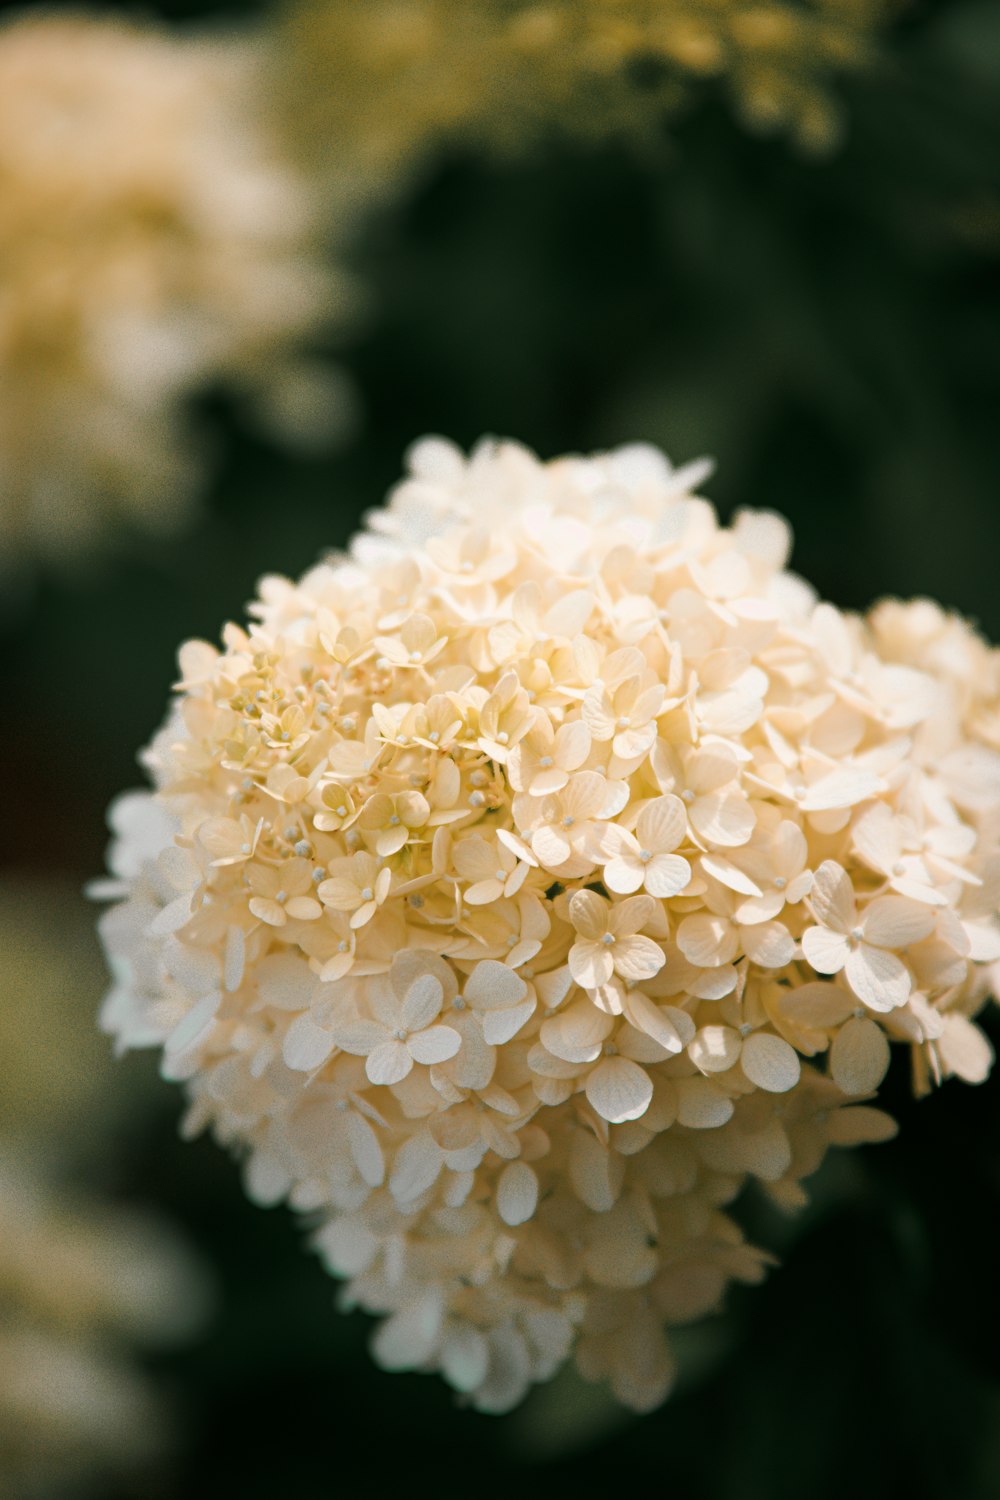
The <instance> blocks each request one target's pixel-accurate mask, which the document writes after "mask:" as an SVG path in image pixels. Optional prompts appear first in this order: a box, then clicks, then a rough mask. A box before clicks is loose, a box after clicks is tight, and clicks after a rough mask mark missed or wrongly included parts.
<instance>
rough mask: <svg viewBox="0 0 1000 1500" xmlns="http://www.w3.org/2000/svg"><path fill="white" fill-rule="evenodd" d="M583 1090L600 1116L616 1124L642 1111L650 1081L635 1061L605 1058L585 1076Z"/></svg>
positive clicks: (646, 1104)
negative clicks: (585, 1080)
mask: <svg viewBox="0 0 1000 1500" xmlns="http://www.w3.org/2000/svg"><path fill="white" fill-rule="evenodd" d="M585 1092H586V1095H587V1098H588V1099H589V1100H590V1103H591V1104H592V1105H593V1106H594V1108H595V1109H596V1111H597V1113H598V1114H599V1115H600V1116H601V1118H602V1119H604V1120H608V1121H610V1123H611V1124H612V1125H620V1124H621V1123H622V1122H623V1121H624V1120H638V1119H639V1117H640V1116H641V1115H643V1114H645V1112H646V1110H647V1109H648V1108H649V1101H650V1100H651V1099H652V1097H653V1084H652V1080H651V1079H650V1076H649V1074H648V1073H647V1072H646V1070H645V1068H641V1067H640V1066H639V1064H638V1063H634V1062H631V1061H630V1060H629V1059H628V1058H627V1057H605V1058H603V1059H602V1060H601V1061H600V1062H599V1063H598V1064H597V1066H596V1068H594V1069H593V1071H592V1072H591V1073H590V1074H589V1075H588V1077H587V1082H586V1085H585Z"/></svg>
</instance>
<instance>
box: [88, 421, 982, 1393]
mask: <svg viewBox="0 0 1000 1500" xmlns="http://www.w3.org/2000/svg"><path fill="white" fill-rule="evenodd" d="M707 472H708V466H707V465H705V464H702V463H699V464H692V465H690V466H688V467H687V468H684V469H680V470H675V469H674V468H672V466H671V465H670V463H669V462H668V461H667V460H666V459H665V458H664V457H663V455H662V454H660V453H659V452H657V451H656V450H654V449H652V448H648V447H643V446H632V447H628V448H623V449H620V450H618V451H616V452H613V453H609V454H600V455H596V456H594V457H592V458H587V459H585V458H577V457H569V458H563V459H560V460H558V461H555V462H553V463H550V464H543V463H541V462H539V460H538V459H537V458H535V456H534V455H533V454H531V453H530V452H528V451H527V450H525V449H523V448H521V447H519V446H517V445H516V444H513V443H502V444H496V443H492V442H485V443H483V444H481V445H480V446H479V447H478V448H477V449H476V450H475V451H474V452H473V453H472V455H471V456H470V457H469V458H466V457H464V456H463V455H462V454H461V453H460V452H459V451H458V450H457V449H455V448H454V447H452V446H451V445H450V444H448V443H446V442H444V441H443V440H440V439H428V440H425V441H424V442H422V443H420V444H418V445H417V447H416V448H415V449H414V450H413V452H412V454H411V459H410V471H409V474H408V476H407V477H406V478H405V479H404V480H403V481H402V483H401V484H399V485H398V486H397V487H396V489H395V490H394V491H393V493H392V495H391V496H390V499H389V503H388V505H387V506H386V507H385V508H384V509H382V510H379V511H375V512H373V513H372V514H371V515H370V516H369V518H368V528H369V529H368V530H367V531H365V532H363V533H362V534H361V535H359V536H358V537H356V538H355V540H354V542H353V543H352V545H351V549H350V552H349V554H348V555H345V556H335V557H332V558H330V559H329V560H328V561H326V562H323V563H321V564H320V565H319V566H317V567H315V568H314V569H312V570H311V571H310V572H308V573H307V574H306V575H305V576H304V577H303V578H302V579H301V580H300V581H299V582H298V583H292V582H289V581H288V580H286V579H283V578H277V577H269V578H266V579H265V580H264V581H263V582H262V584H261V590H260V597H259V599H258V601H257V602H256V603H255V604H254V605H253V606H252V613H253V616H254V623H253V624H252V625H251V626H249V628H244V627H242V626H238V625H235V624H230V625H227V626H226V628H225V630H224V632H223V647H222V650H221V651H220V650H217V649H216V648H215V647H213V646H211V645H209V644H207V643H206V642H201V641H193V642H189V643H188V644H187V645H186V646H184V648H183V649H182V651H181V655H180V672H181V682H180V684H179V692H180V697H179V701H178V704H177V707H176V709H175V710H174V712H173V713H172V714H171V716H170V718H169V719H168V721H167V724H166V725H165V727H164V729H163V730H162V731H161V732H160V733H159V734H158V735H157V736H156V738H155V739H154V741H153V743H152V745H151V746H150V748H149V749H148V751H146V753H145V761H146V764H147V766H148V768H149V771H150V773H151V775H152V777H153V780H154V782H155V785H156V791H155V793H153V794H149V793H134V794H130V795H129V796H127V797H125V798H123V799H121V800H120V801H119V802H118V803H117V804H116V806H115V808H114V809H113V812H112V824H113V827H114V831H115V835H116V837H115V841H114V844H113V846H112V851H111V871H112V875H111V878H110V880H109V881H106V882H102V883H101V884H100V886H99V887H98V888H97V893H98V894H101V895H103V896H105V897H108V898H112V899H117V901H118V904H116V905H114V906H113V907H112V908H111V910H110V911H109V912H108V913H107V914H106V915H105V917H104V918H103V919H102V935H103V938H104V942H105V944H106V947H107V950H108V952H109V955H110V959H111V964H112V969H113V973H114V984H113V987H112V989H111V992H110V994H109V995H108V998H107V1000H106V1002H105V1006H104V1010H103V1014H102V1021H103V1025H104V1026H105V1028H106V1029H107V1030H108V1031H110V1032H112V1033H113V1034H114V1035H115V1036H116V1037H117V1038H118V1041H119V1044H120V1045H121V1046H122V1047H124V1048H128V1047H141V1046H161V1047H162V1048H163V1058H164V1061H163V1068H164V1071H165V1073H166V1074H167V1076H168V1077H171V1078H174V1079H176V1080H178V1081H180V1082H182V1083H183V1084H184V1085H185V1088H186V1090H187V1092H188V1095H189V1097H190V1108H189V1112H188V1116H187V1122H186V1129H187V1130H188V1131H190V1132H192V1133H193V1132H196V1131H198V1130H200V1129H202V1128H205V1127H209V1128H211V1129H212V1130H213V1132H214V1133H215V1135H216V1136H217V1138H218V1139H219V1140H220V1141H221V1142H223V1143H225V1144H227V1145H230V1146H233V1147H234V1148H236V1149H237V1150H238V1151H239V1152H240V1153H241V1154H242V1155H243V1156H244V1157H245V1160H246V1180H247V1186H248V1191H249V1192H250V1194H251V1196H252V1197H254V1198H255V1199H256V1200H258V1201H259V1202H262V1203H273V1202H277V1201H279V1200H281V1199H283V1198H287V1199H288V1201H289V1202H290V1203H291V1204H292V1205H293V1206H294V1207H296V1208H298V1209H300V1210H302V1211H305V1212H308V1213H309V1214H310V1216H311V1217H312V1218H313V1220H314V1221H315V1220H317V1219H318V1220H319V1221H320V1223H321V1227H320V1228H319V1230H318V1233H317V1235H316V1245H317V1248H318V1249H319V1251H320V1253H321V1254H322V1256H323V1257H324V1259H325V1261H326V1263H327V1264H328V1265H329V1267H330V1269H331V1270H332V1271H333V1272H334V1273H335V1274H337V1275H338V1276H341V1277H343V1278H345V1280H346V1283H347V1284H346V1287H345V1290H344V1293H343V1298H342V1300H343V1302H344V1304H345V1305H347V1306H351V1305H360V1306H362V1307H365V1308H367V1309H369V1310H370V1311H372V1312H375V1313H377V1314H379V1315H381V1316H383V1318H384V1322H383V1323H382V1324H381V1326H380V1328H379V1330H378V1332H377V1334H376V1336H375V1340H374V1353H375V1357H376V1358H377V1359H378V1361H379V1362H380V1363H381V1364H382V1365H383V1366H384V1367H386V1368H388V1369H403V1368H417V1369H424V1370H433V1369H437V1370H440V1371H441V1373H442V1374H443V1375H444V1377H445V1379H446V1380H447V1381H448V1382H449V1383H450V1384H451V1385H452V1386H453V1387H454V1388H455V1389H456V1390H457V1391H459V1392H461V1393H462V1394H463V1396H464V1397H466V1398H467V1399H468V1400H470V1401H471V1402H472V1403H473V1404H474V1405H475V1406H477V1407H478V1408H479V1409H481V1410H484V1411H493V1412H496V1411H504V1410H506V1409H508V1408H509V1407H511V1406H513V1405H514V1404H515V1403H516V1402H517V1401H518V1400H520V1398H521V1397H522V1396H523V1395H524V1393H525V1391H526V1390H527V1388H528V1387H529V1385H530V1384H531V1383H532V1382H537V1381H542V1380H545V1379H547V1378H548V1377H549V1376H551V1375H552V1374H553V1373H554V1371H555V1370H556V1369H557V1368H558V1367H559V1365H560V1364H561V1363H563V1362H564V1361H565V1360H566V1359H568V1358H570V1357H572V1358H574V1359H575V1361H576V1363H577V1366H578V1368H579V1370H580V1372H581V1373H582V1374H583V1375H584V1376H585V1377H587V1378H588V1379H606V1380H608V1381H609V1383H610V1385H611V1387H612V1389H613V1391H614V1393H615V1395H616V1396H617V1397H618V1399H619V1400H620V1401H622V1402H623V1403H625V1404H626V1405H629V1406H632V1407H634V1408H636V1409H638V1410H647V1409H649V1408H651V1407H653V1406H655V1405H656V1404H657V1403H658V1402H660V1401H661V1400H662V1399H663V1398H664V1396H665V1395H666V1394H667V1393H668V1391H669V1389H670V1386H671V1383H672V1379H673V1374H674V1365H673V1358H672V1355H671V1350H670V1345H669V1342H668V1339H667V1337H666V1333H665V1330H666V1329H668V1328H669V1327H670V1326H671V1325H673V1324H678V1323H683V1322H687V1321H690V1320H691V1319H694V1318H697V1317H698V1316H700V1315H701V1314H703V1313H704V1312H706V1311H708V1310H710V1309H712V1308H714V1307H715V1306H716V1305H717V1304H718V1302H719V1300H720V1298H721V1296H722V1293H723V1291H724V1289H725V1287H726V1285H727V1284H728V1283H729V1282H731V1281H733V1280H743V1281H754V1280H757V1279H759V1278H760V1276H761V1275H762V1273H763V1269H764V1267H765V1265H766V1263H767V1261H768V1259H769V1257H768V1256H767V1254H766V1253H765V1252H764V1251H761V1250H757V1249H754V1248H752V1247H751V1246H749V1245H747V1244H746V1243H745V1242H744V1239H743V1236H742V1233H741V1231H740V1229H739V1227H738V1225H737V1223H736V1222H735V1220H734V1218H733V1217H732V1216H731V1215H730V1214H729V1213H728V1212H727V1211H726V1210H727V1206H728V1205H730V1204H731V1203H732V1202H733V1200H734V1199H735V1198H736V1197H737V1196H738V1194H739V1193H740V1191H741V1190H742V1188H743V1187H744V1186H745V1184H746V1183H747V1182H748V1181H749V1180H750V1179H756V1180H757V1181H758V1182H759V1183H761V1184H762V1185H763V1187H764V1189H765V1191H766V1192H767V1193H768V1194H769V1195H770V1196H771V1197H772V1198H773V1199H774V1201H775V1202H777V1203H778V1204H779V1205H782V1206H784V1207H787V1208H794V1207H797V1206H799V1205H801V1204H802V1203H803V1202H804V1200H805V1194H804V1190H803V1187H802V1181H803V1179H804V1178H805V1177H806V1176H808V1175H809V1174H810V1173H811V1172H813V1171H814V1170H815V1169H816V1168H817V1166H818V1165H819V1164H820V1162H821V1160H822V1159H823V1156H824V1154H825V1152H826V1150H827V1149H828V1147H829V1146H830V1145H851V1144H855V1143H858V1142H861V1141H877V1140H885V1139H887V1138H888V1137H889V1136H891V1135H892V1134H893V1131H894V1126H893V1122H892V1121H891V1120H890V1119H889V1118H888V1117H887V1116H885V1115H884V1114H882V1113H881V1112H880V1111H878V1110H877V1109H874V1108H872V1107H871V1102H870V1101H871V1100H872V1098H873V1096H874V1094H875V1091H876V1090H877V1088H878V1086H879V1084H880V1083H881V1080H882V1078H883V1076H884V1074H885V1071H886V1068H887V1066H888V1062H889V1054H890V1045H891V1043H893V1042H896V1043H900V1044H904V1045H906V1046H907V1047H908V1048H909V1050H910V1053H911V1056H912V1060H913V1069H914V1076H915V1079H916V1083H917V1086H918V1088H919V1089H921V1090H923V1089H925V1088H927V1087H928V1086H929V1085H930V1083H931V1082H933V1081H937V1080H940V1079H942V1078H944V1077H946V1076H949V1075H952V1074H956V1075H958V1076H960V1077H962V1078H964V1079H966V1080H968V1081H970V1082H977V1081H979V1080H981V1079H982V1078H984V1077H985V1075H986V1073H987V1071H988V1069H989V1066H990V1062H991V1053H990V1047H989V1044H988V1042H987V1041H986V1039H985V1037H984V1036H983V1034H982V1033H981V1032H980V1030H979V1029H978V1027H977V1026H976V1024H975V1021H974V1016H975V1015H976V1013H977V1012H978V1010H979V1009H980V1008H981V1007H982V1005H983V1004H984V1003H985V1001H986V999H987V997H988V995H989V994H990V992H991V990H992V987H993V984H994V981H995V977H996V973H995V966H996V964H997V962H998V960H1000V923H998V918H997V905H998V875H1000V858H998V842H1000V753H998V750H997V746H998V744H1000V712H998V705H1000V655H998V653H996V652H994V651H992V650H991V649H990V648H989V647H988V646H986V645H985V643H983V642H982V641H981V640H980V639H979V638H978V637H977V636H976V635H975V634H974V632H973V631H972V630H971V629H970V628H969V627H968V626H967V625H965V624H964V623H963V622H962V621H960V620H958V619H956V618H955V617H953V616H949V615H946V614H945V613H944V612H943V611H941V610H939V609H938V608H937V607H936V606H934V605H931V604H928V603H923V602H918V603H915V604H910V605H905V604H895V603H890V604H885V605H882V606H880V607H879V608H878V609H877V610H875V611H874V612H873V613H872V614H871V615H870V616H869V617H867V618H862V617H859V616H854V615H848V614H843V613H841V612H840V611H838V610H837V609H835V608H834V607H833V606H832V605H830V604H827V603H824V602H821V601H819V600H818V599H817V598H816V596H815V594H814V592H813V591H812V590H811V589H810V587H809V586H808V585H807V584H806V583H805V582H803V580H801V579H799V578H797V577H796V576H795V575H794V574H792V573H790V572H788V571H786V568H785V564H786V560H787V557H788V552H789V543H790V539H789V535H788V530H787V527H786V525H785V523H784V522H783V521H782V520H781V518H780V517H778V516H776V515H774V514H771V513H769V512H741V513H739V514H738V515H737V516H736V517H735V519H734V521H733V523H732V525H731V526H727V527H723V526H720V524H719V522H718V519H717V517H716V514H715V512H714V510H713V508H712V507H711V505H709V504H708V502H707V501H705V500H704V499H702V498H700V497H699V496H698V494H697V487H698V486H699V485H700V483H701V482H702V481H703V480H704V478H705V477H706V474H707Z"/></svg>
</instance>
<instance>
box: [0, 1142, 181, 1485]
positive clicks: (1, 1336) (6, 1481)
mask: <svg viewBox="0 0 1000 1500" xmlns="http://www.w3.org/2000/svg"><path fill="white" fill-rule="evenodd" d="M0 1217H2V1220H3V1234H2V1235H0V1432H2V1434H3V1443H2V1446H0V1496H3V1497H4V1500H7V1497H10V1500H27V1497H33V1496H36V1495H37V1496H40V1497H41V1496H61V1495H65V1494H67V1493H74V1494H75V1493H78V1492H79V1489H80V1487H81V1486H86V1485H87V1484H90V1483H97V1482H98V1480H99V1479H100V1478H101V1477H104V1478H106V1477H107V1475H108V1474H109V1473H120V1472H127V1471H129V1470H131V1469H134V1468H137V1467H139V1468H141V1467H143V1466H146V1465H148V1464H150V1463H151V1462H152V1461H154V1460H156V1459H158V1458H161V1457H162V1455H163V1452H164V1451H165V1449H166V1446H167V1440H168V1438H169V1433H170V1423H169V1421H168V1419H167V1414H166V1412H165V1410H164V1406H163V1402H162V1397H161V1393H160V1392H158V1391H157V1389H156V1387H155V1385H154V1383H153V1381H152V1380H151V1379H150V1377H149V1376H148V1375H146V1374H144V1373H143V1371H142V1368H141V1365H140V1363H139V1361H138V1359H137V1357H136V1355H137V1352H138V1350H140V1349H142V1348H144V1347H147V1348H148V1347H155V1346H157V1345H158V1344H161V1343H163V1342H165V1341H167V1342H169V1341H172V1340H173V1339H175V1338H176V1337H177V1336H178V1333H179V1332H183V1331H185V1330H187V1329H190V1327H191V1325H192V1320H195V1321H196V1320H197V1316H198V1314H199V1313H200V1311H201V1310H202V1309H203V1295H202V1294H203V1290H204V1289H203V1287H202V1286H201V1285H200V1283H199V1280H198V1275H197V1272H196V1270H195V1268H194V1266H193V1264H192V1262H191V1258H190V1255H189V1254H188V1252H187V1250H186V1249H185V1248H184V1247H183V1246H182V1245H181V1244H180V1243H179V1242H178V1241H177V1239H176V1237H175V1236H174V1235H173V1234H172V1233H171V1232H170V1231H169V1230H168V1229H167V1227H166V1226H165V1225H163V1224H161V1223H159V1222H157V1221H156V1220H153V1219H147V1218H144V1217H141V1216H137V1215H135V1214H134V1213H126V1212H123V1211H122V1210H120V1209H113V1208H110V1207H109V1206H108V1205H107V1204H105V1203H102V1202H100V1201H99V1200H98V1199H96V1198H94V1197H93V1196H92V1195H86V1194H80V1192H79V1191H77V1192H75V1193H73V1194H67V1192H66V1191H65V1188H64V1187H63V1186H62V1185H61V1184H60V1183H59V1182H58V1181H57V1180H56V1179H54V1178H50V1177H48V1176H47V1175H45V1174H43V1173H40V1172H39V1171H38V1170H37V1169H35V1168H32V1169H28V1168H27V1167H26V1165H25V1163H23V1162H21V1163H19V1164H18V1165H16V1166H15V1165H12V1164H11V1163H10V1162H8V1161H6V1160H3V1159H0Z"/></svg>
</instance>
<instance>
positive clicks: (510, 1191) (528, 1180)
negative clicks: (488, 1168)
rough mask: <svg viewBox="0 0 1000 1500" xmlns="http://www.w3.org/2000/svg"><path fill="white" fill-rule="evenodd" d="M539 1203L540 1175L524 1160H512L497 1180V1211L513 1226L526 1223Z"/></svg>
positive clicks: (505, 1221) (506, 1222)
mask: <svg viewBox="0 0 1000 1500" xmlns="http://www.w3.org/2000/svg"><path fill="white" fill-rule="evenodd" d="M537 1205H538V1177H537V1176H536V1174H535V1173H534V1172H533V1171H532V1169H531V1167H529V1166H528V1165H527V1163H526V1162H523V1161H512V1162H508V1164H507V1165H506V1166H505V1167H504V1169H503V1171H502V1172H501V1173H500V1176H499V1178H498V1180H497V1213H498V1214H499V1215H500V1217H501V1219H503V1221H504V1223H505V1224H510V1225H511V1226H512V1227H513V1226H515V1225H517V1224H526V1223H527V1222H528V1220H529V1219H530V1218H531V1217H532V1215H533V1214H534V1212H535V1208H536V1207H537Z"/></svg>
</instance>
